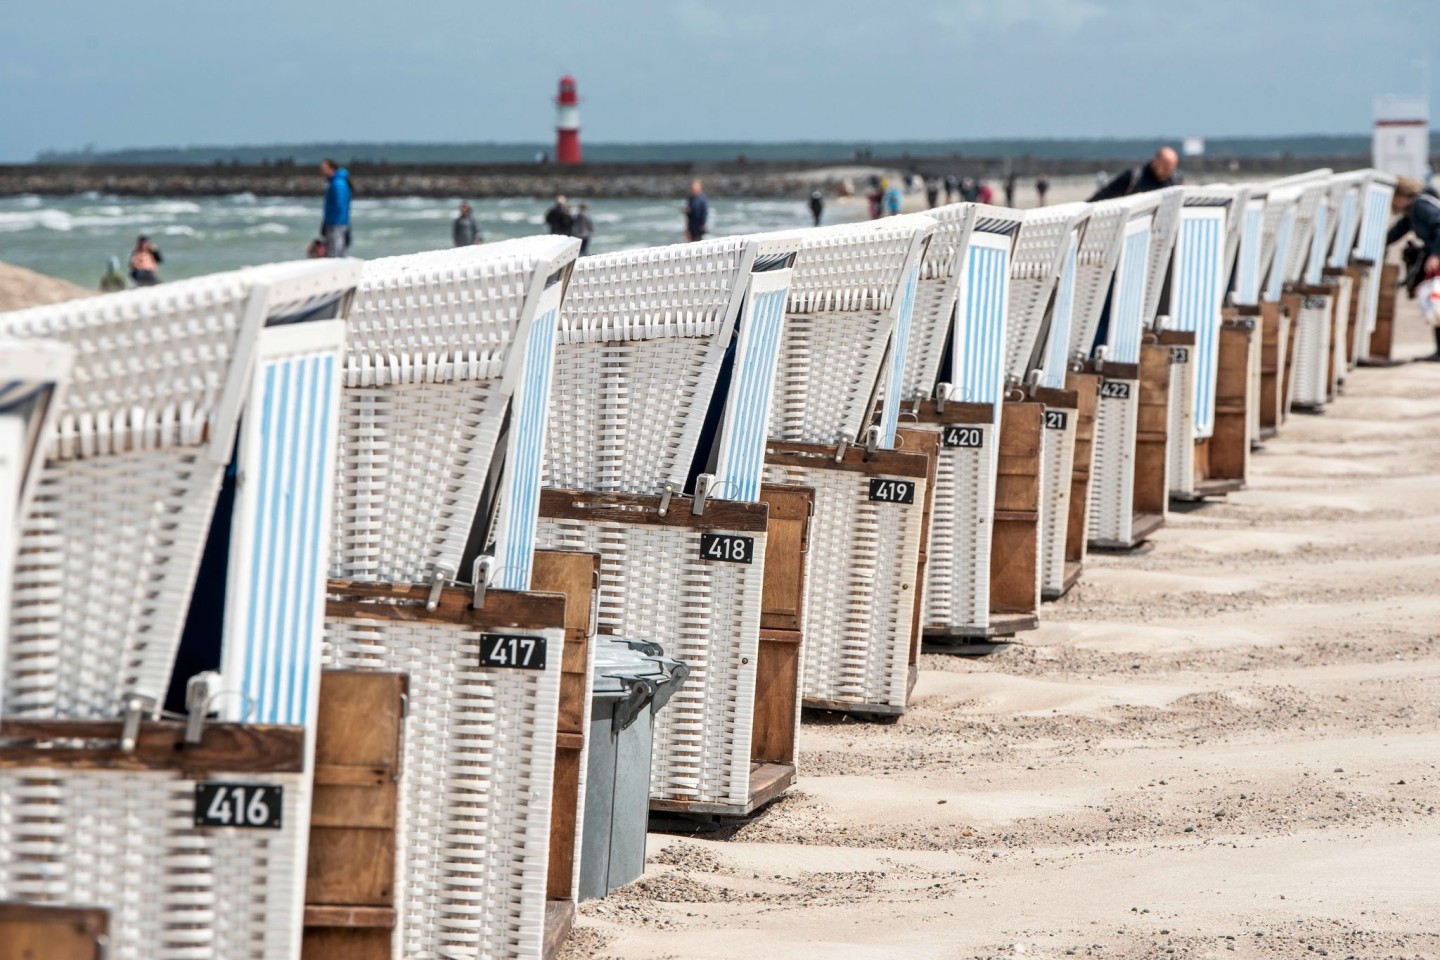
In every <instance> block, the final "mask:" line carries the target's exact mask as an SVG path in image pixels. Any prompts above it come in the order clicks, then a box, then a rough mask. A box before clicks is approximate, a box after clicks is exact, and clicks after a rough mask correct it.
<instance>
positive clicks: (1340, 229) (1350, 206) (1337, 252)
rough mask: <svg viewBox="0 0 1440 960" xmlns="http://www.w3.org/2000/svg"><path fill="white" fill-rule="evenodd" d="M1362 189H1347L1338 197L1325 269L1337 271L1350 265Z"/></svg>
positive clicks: (1358, 187) (1357, 187) (1360, 187)
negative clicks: (1333, 229)
mask: <svg viewBox="0 0 1440 960" xmlns="http://www.w3.org/2000/svg"><path fill="white" fill-rule="evenodd" d="M1362 189H1363V187H1362V186H1356V187H1351V188H1348V189H1346V190H1344V191H1343V193H1342V195H1341V197H1340V215H1339V218H1338V220H1337V221H1336V225H1335V237H1334V240H1333V242H1332V245H1331V247H1330V258H1329V259H1328V260H1327V261H1326V263H1325V265H1326V266H1327V267H1334V268H1336V269H1337V270H1338V269H1341V268H1343V267H1345V266H1346V265H1347V264H1349V263H1350V251H1351V249H1352V248H1353V247H1354V245H1355V234H1356V230H1357V227H1358V226H1359V223H1360V220H1359V217H1358V216H1357V214H1358V212H1359V209H1360V192H1361V190H1362Z"/></svg>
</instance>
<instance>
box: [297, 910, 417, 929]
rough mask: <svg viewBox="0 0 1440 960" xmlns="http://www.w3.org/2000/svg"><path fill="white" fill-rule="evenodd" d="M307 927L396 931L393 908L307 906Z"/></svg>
mask: <svg viewBox="0 0 1440 960" xmlns="http://www.w3.org/2000/svg"><path fill="white" fill-rule="evenodd" d="M305 926H307V927H362V928H363V927H369V928H372V929H377V930H393V929H395V910H394V908H392V907H329V906H321V905H316V906H307V907H306V908H305Z"/></svg>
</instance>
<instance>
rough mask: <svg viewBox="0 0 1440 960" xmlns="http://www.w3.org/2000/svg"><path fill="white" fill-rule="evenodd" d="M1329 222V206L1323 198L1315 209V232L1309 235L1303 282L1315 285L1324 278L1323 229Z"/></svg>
mask: <svg viewBox="0 0 1440 960" xmlns="http://www.w3.org/2000/svg"><path fill="white" fill-rule="evenodd" d="M1329 220H1330V204H1328V203H1326V202H1325V199H1324V198H1321V200H1320V206H1318V207H1316V208H1315V232H1314V233H1312V234H1311V235H1310V261H1309V265H1308V266H1307V267H1306V268H1305V282H1306V283H1309V284H1317V283H1319V282H1320V281H1321V280H1323V279H1324V278H1325V228H1326V226H1327V225H1328V223H1329Z"/></svg>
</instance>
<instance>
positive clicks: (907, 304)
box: [880, 262, 920, 448]
mask: <svg viewBox="0 0 1440 960" xmlns="http://www.w3.org/2000/svg"><path fill="white" fill-rule="evenodd" d="M919 282H920V264H919V263H918V262H917V263H916V264H915V266H913V267H911V268H910V274H909V276H907V277H906V278H905V288H904V290H902V291H901V294H900V314H899V316H898V317H897V318H896V321H895V336H894V337H893V338H892V339H891V341H890V375H889V377H888V378H887V383H886V386H885V400H884V405H883V406H882V407H881V408H880V445H881V446H882V447H886V448H891V447H894V446H895V431H896V429H898V428H899V426H900V404H901V402H902V400H903V399H904V398H903V397H901V396H900V391H901V389H902V387H903V386H904V383H905V357H906V355H907V354H908V353H909V352H910V315H911V314H912V313H914V312H915V287H916V285H917V284H918V283H919Z"/></svg>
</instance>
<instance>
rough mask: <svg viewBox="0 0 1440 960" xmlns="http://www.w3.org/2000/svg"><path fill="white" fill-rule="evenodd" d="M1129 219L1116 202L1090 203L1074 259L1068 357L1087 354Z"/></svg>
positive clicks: (1103, 305) (1108, 290)
mask: <svg viewBox="0 0 1440 960" xmlns="http://www.w3.org/2000/svg"><path fill="white" fill-rule="evenodd" d="M1129 219H1130V209H1129V207H1128V206H1126V205H1125V204H1124V203H1122V202H1121V201H1119V200H1102V201H1099V202H1098V203H1092V204H1090V216H1089V218H1088V219H1086V221H1085V232H1084V233H1082V234H1081V235H1080V246H1079V249H1078V251H1077V254H1076V260H1075V305H1074V308H1073V311H1072V321H1071V325H1070V342H1069V344H1068V347H1069V349H1068V353H1069V355H1071V356H1075V355H1076V354H1080V355H1083V356H1086V357H1088V356H1089V355H1090V348H1091V346H1092V345H1093V344H1094V342H1095V333H1096V331H1097V330H1099V328H1100V317H1101V315H1102V314H1103V313H1104V310H1105V298H1106V295H1107V294H1108V293H1109V292H1110V282H1111V280H1112V279H1114V276H1115V264H1116V262H1117V261H1118V260H1119V259H1120V243H1121V240H1122V239H1123V238H1124V235H1125V224H1126V223H1127V222H1129Z"/></svg>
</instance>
